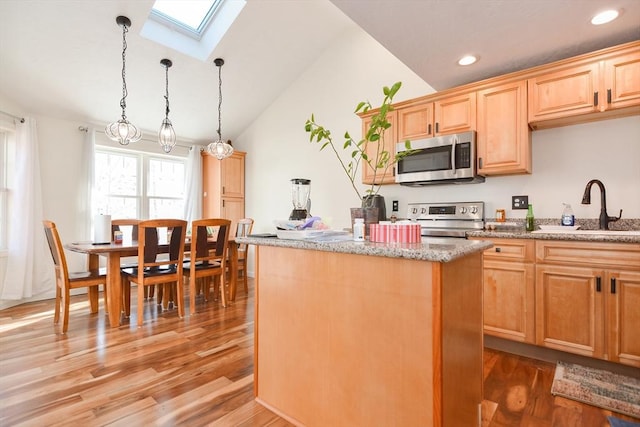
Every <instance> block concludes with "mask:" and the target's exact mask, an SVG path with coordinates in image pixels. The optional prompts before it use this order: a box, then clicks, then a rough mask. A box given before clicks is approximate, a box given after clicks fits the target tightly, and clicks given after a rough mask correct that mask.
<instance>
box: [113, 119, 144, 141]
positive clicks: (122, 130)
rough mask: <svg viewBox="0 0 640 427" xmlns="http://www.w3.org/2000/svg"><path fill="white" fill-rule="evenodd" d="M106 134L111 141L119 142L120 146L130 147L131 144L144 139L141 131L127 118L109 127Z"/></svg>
mask: <svg viewBox="0 0 640 427" xmlns="http://www.w3.org/2000/svg"><path fill="white" fill-rule="evenodd" d="M104 132H105V134H106V135H107V136H108V137H109V138H110V139H112V140H113V141H117V142H119V143H120V145H129V143H130V142H138V141H140V138H142V132H140V129H138V128H137V127H135V126H134V125H132V124H131V123H129V120H127V118H126V117H125V116H122V118H121V119H120V120H118V121H117V122H113V123H111V124H110V125H108V126H107V127H106V128H105V130H104Z"/></svg>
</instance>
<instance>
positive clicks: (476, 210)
mask: <svg viewBox="0 0 640 427" xmlns="http://www.w3.org/2000/svg"><path fill="white" fill-rule="evenodd" d="M471 213H472V214H477V213H478V207H477V206H471Z"/></svg>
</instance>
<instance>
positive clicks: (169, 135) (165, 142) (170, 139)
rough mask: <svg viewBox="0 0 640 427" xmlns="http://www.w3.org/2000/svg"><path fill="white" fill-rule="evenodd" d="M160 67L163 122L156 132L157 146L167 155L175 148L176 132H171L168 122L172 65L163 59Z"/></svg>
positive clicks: (171, 126)
mask: <svg viewBox="0 0 640 427" xmlns="http://www.w3.org/2000/svg"><path fill="white" fill-rule="evenodd" d="M160 65H162V66H163V67H164V70H165V86H164V88H165V95H164V99H165V110H164V120H163V121H162V124H161V125H160V130H159V131H158V144H160V146H161V147H162V150H163V151H164V152H165V153H169V152H170V151H171V149H172V148H173V147H175V146H176V132H175V131H174V130H173V125H172V124H171V120H169V67H171V66H172V65H173V63H172V62H171V60H170V59H166V58H165V59H162V60H160Z"/></svg>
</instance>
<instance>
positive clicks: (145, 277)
mask: <svg viewBox="0 0 640 427" xmlns="http://www.w3.org/2000/svg"><path fill="white" fill-rule="evenodd" d="M159 229H162V230H163V231H164V229H170V230H172V231H171V239H170V240H169V242H168V243H167V244H164V245H163V244H161V243H160V239H159V235H160V234H159ZM186 231H187V222H186V221H183V220H181V219H150V220H144V221H140V222H139V223H138V265H137V266H136V267H131V268H124V269H122V270H121V271H122V283H123V289H122V291H123V294H124V295H125V298H126V295H130V292H131V283H135V284H136V285H137V286H138V302H137V304H138V310H137V313H138V326H142V321H143V309H144V288H145V287H147V286H151V285H161V284H166V283H174V282H175V283H176V284H177V285H176V290H177V297H176V300H177V301H176V305H177V306H178V316H180V317H184V293H183V273H182V271H183V262H184V239H185V235H186ZM128 307H129V302H126V303H125V310H127V308H128Z"/></svg>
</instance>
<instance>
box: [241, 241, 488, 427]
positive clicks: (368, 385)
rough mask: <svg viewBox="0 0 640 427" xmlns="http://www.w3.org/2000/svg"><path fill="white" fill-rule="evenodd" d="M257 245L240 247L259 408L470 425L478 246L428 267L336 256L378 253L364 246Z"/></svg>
mask: <svg viewBox="0 0 640 427" xmlns="http://www.w3.org/2000/svg"><path fill="white" fill-rule="evenodd" d="M245 240H246V239H245ZM266 240H267V239H262V240H261V241H257V240H256V239H254V240H251V239H249V240H248V241H249V242H251V243H256V242H257V243H256V244H257V247H256V262H257V279H256V298H255V313H256V321H255V372H254V387H255V389H254V391H255V394H256V399H257V401H258V402H259V403H261V404H262V405H264V406H266V407H267V408H269V409H271V410H273V411H274V412H276V413H277V414H278V415H280V416H282V417H284V418H286V419H287V420H289V421H290V422H292V423H294V424H295V425H299V426H309V427H313V426H434V427H441V426H447V427H449V426H450V427H457V426H479V425H480V404H481V402H482V348H483V339H482V305H481V301H482V290H481V280H480V275H481V269H482V259H481V251H482V250H483V249H484V248H486V247H487V246H488V245H481V246H479V247H478V249H477V251H476V252H474V253H470V254H468V255H466V256H463V257H461V258H457V259H454V260H452V261H449V262H436V261H425V260H421V259H409V258H404V257H402V256H403V255H402V253H403V252H404V256H408V255H407V254H408V252H407V251H409V250H407V249H400V250H398V248H395V249H394V248H389V251H390V252H391V251H397V253H398V254H400V255H398V256H399V257H386V256H373V255H367V254H362V253H338V252H336V251H340V250H341V247H343V246H346V245H350V246H352V247H354V250H355V251H361V252H364V251H366V250H370V251H372V252H376V251H383V250H385V249H384V248H381V247H380V245H377V246H376V245H372V244H369V243H362V244H361V246H359V247H356V245H357V244H356V243H353V242H351V243H331V244H324V247H323V244H317V245H316V244H314V243H308V242H305V243H298V245H299V247H281V246H273V245H271V243H269V244H267V243H262V242H263V241H266ZM275 240H277V239H275ZM452 240H453V239H452ZM457 240H460V239H457ZM464 242H467V243H468V244H479V243H484V242H468V241H464ZM467 243H465V244H467ZM273 244H276V245H287V244H288V243H287V242H283V241H276V242H275V243H273ZM291 246H293V244H291ZM315 246H318V247H320V248H321V249H322V250H316V249H314V247H315ZM436 247H438V248H439V249H438V250H440V248H442V249H443V250H446V248H448V247H452V248H453V246H448V245H436Z"/></svg>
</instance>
